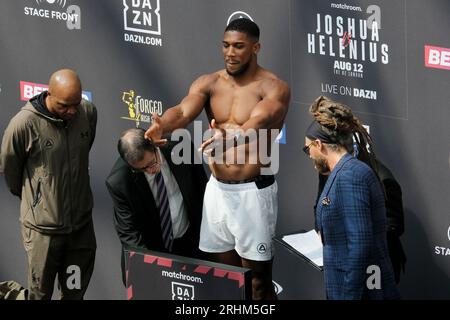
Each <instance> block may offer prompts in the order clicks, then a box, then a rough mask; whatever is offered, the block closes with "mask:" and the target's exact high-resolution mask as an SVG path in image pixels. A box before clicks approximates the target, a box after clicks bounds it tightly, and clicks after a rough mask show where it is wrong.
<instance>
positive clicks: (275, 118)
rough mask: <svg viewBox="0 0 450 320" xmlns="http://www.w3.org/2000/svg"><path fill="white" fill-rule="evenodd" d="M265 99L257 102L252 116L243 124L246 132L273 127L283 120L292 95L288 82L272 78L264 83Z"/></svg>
mask: <svg viewBox="0 0 450 320" xmlns="http://www.w3.org/2000/svg"><path fill="white" fill-rule="evenodd" d="M261 89H262V93H263V99H262V100H261V101H260V102H258V104H256V106H255V108H254V109H253V111H252V113H251V114H250V118H249V119H248V120H247V121H246V122H244V123H243V124H242V126H241V130H242V131H243V132H245V131H246V130H248V129H255V130H258V129H272V128H275V127H276V126H278V125H279V124H280V123H282V122H283V120H284V117H285V116H286V113H287V111H288V107H289V100H290V96H291V92H290V89H289V87H288V85H287V83H286V82H284V81H281V80H279V79H270V80H267V81H266V82H265V83H264V84H262V88H261Z"/></svg>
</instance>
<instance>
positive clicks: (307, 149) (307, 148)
mask: <svg viewBox="0 0 450 320" xmlns="http://www.w3.org/2000/svg"><path fill="white" fill-rule="evenodd" d="M313 143H314V141H311V143H310V144H308V145H307V146H304V147H303V148H302V150H303V152H304V153H305V154H306V155H307V156H309V148H311V145H312V144H313Z"/></svg>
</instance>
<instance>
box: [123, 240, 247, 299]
mask: <svg viewBox="0 0 450 320" xmlns="http://www.w3.org/2000/svg"><path fill="white" fill-rule="evenodd" d="M125 254H126V257H127V298H128V300H246V299H251V288H252V287H251V271H250V270H249V269H246V268H238V267H234V266H229V265H224V264H219V263H213V262H209V261H205V260H198V259H191V258H186V257H181V256H176V255H171V254H165V253H161V252H156V251H147V250H139V249H133V248H128V249H126V250H125Z"/></svg>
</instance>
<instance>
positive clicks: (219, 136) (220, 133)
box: [198, 119, 225, 156]
mask: <svg viewBox="0 0 450 320" xmlns="http://www.w3.org/2000/svg"><path fill="white" fill-rule="evenodd" d="M209 130H211V131H212V137H211V138H209V139H207V140H205V141H203V143H202V144H201V146H200V148H199V149H198V151H199V152H203V153H204V154H205V155H207V156H211V155H212V154H211V153H212V152H213V151H214V147H215V145H214V142H215V141H220V140H223V139H224V138H225V130H223V129H220V128H218V127H217V124H216V119H212V120H211V128H210V129H209ZM208 146H210V148H207V147H208Z"/></svg>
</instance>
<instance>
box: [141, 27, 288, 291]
mask: <svg viewBox="0 0 450 320" xmlns="http://www.w3.org/2000/svg"><path fill="white" fill-rule="evenodd" d="M260 46H261V45H260V43H259V28H258V26H257V25H256V24H255V23H254V22H252V21H250V20H248V19H244V18H240V19H236V20H233V21H232V22H231V23H230V24H229V25H228V26H227V27H226V29H225V33H224V38H223V47H222V51H223V55H224V60H225V69H223V70H220V71H217V72H214V73H211V74H205V75H202V76H200V77H199V78H198V79H197V80H195V81H194V82H193V83H192V85H191V87H190V89H189V93H188V95H187V96H186V97H185V98H184V99H183V100H182V101H181V102H180V104H178V105H176V106H174V107H172V108H170V109H168V110H167V111H166V112H165V113H164V114H163V115H162V116H161V117H158V116H157V115H156V114H153V120H154V121H153V123H152V125H151V126H150V128H149V129H148V130H147V132H146V134H145V135H146V137H147V138H148V139H151V140H152V141H153V142H154V143H155V144H157V145H160V144H164V143H165V142H166V141H167V140H166V139H164V138H163V137H165V136H167V135H168V134H170V133H171V132H173V131H174V130H175V129H177V128H184V127H186V126H187V125H188V124H189V123H190V122H192V121H193V120H194V119H195V118H196V117H197V116H198V115H199V114H200V113H201V112H202V110H203V109H205V112H206V114H207V116H208V119H209V121H210V124H211V130H213V131H214V133H213V136H212V137H211V138H210V139H208V140H206V141H205V142H204V143H203V144H202V145H201V149H202V150H204V151H205V149H208V148H211V146H212V145H214V144H213V142H220V141H219V140H221V139H222V142H223V141H227V140H229V139H232V142H233V143H232V147H231V148H229V149H227V150H225V152H224V153H223V154H224V157H225V156H226V154H227V153H229V152H233V151H234V152H235V154H239V152H242V151H243V152H245V154H246V157H245V163H242V162H234V163H230V159H229V158H230V157H226V160H227V161H223V162H222V163H219V162H218V161H217V162H214V161H210V163H209V166H210V169H211V172H212V175H211V178H210V180H209V182H208V184H207V187H206V191H205V198H204V205H203V218H202V225H201V232H200V246H199V247H200V249H201V250H202V251H205V252H208V253H210V254H211V257H212V258H211V259H212V260H214V261H217V262H220V263H225V264H230V265H235V266H242V267H245V268H249V269H251V270H252V295H253V299H255V300H256V299H275V298H276V295H275V291H274V288H273V285H272V262H273V242H272V238H273V236H274V234H275V225H276V220H277V211H278V202H277V183H276V181H275V179H274V176H273V174H272V175H270V174H269V175H268V174H266V172H264V174H262V169H263V167H265V168H266V167H268V165H267V164H266V163H265V164H263V163H262V161H251V159H252V156H254V154H250V153H251V152H250V151H249V150H253V149H252V148H249V144H251V143H257V142H259V141H258V139H260V138H259V137H260V135H256V140H255V139H253V141H251V140H252V139H243V138H242V137H245V136H246V135H248V136H250V135H249V134H248V133H249V132H250V131H253V132H254V130H256V131H257V132H259V131H258V130H260V129H263V130H267V131H268V134H267V136H268V138H269V139H268V142H267V146H268V148H270V145H271V144H272V142H273V140H274V139H275V138H276V137H275V136H274V135H273V134H271V131H270V130H271V129H277V130H281V128H282V127H283V123H284V118H285V116H286V113H287V111H288V106H289V99H290V90H289V87H288V85H287V84H286V83H285V82H284V81H282V80H280V79H278V78H277V76H275V75H274V74H273V73H271V72H269V71H268V70H266V69H264V68H262V67H260V66H259V65H258V63H257V54H258V52H259V50H260ZM230 132H232V133H231V134H230ZM223 145H226V143H223ZM269 152H270V150H269ZM257 157H258V156H257ZM231 159H234V160H236V157H231ZM266 169H267V168H266Z"/></svg>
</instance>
